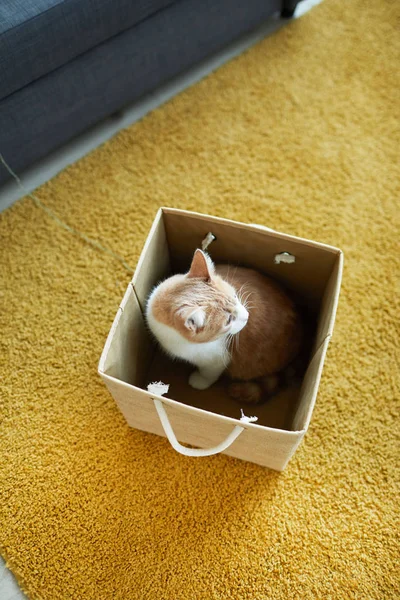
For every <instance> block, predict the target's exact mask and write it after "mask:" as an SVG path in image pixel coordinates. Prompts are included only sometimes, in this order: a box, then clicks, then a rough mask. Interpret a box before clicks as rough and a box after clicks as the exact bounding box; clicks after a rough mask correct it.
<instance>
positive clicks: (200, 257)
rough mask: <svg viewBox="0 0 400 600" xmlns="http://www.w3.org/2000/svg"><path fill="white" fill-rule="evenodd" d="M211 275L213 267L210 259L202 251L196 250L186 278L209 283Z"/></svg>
mask: <svg viewBox="0 0 400 600" xmlns="http://www.w3.org/2000/svg"><path fill="white" fill-rule="evenodd" d="M213 274H214V265H213V262H212V260H211V258H210V257H209V256H208V255H207V254H205V253H204V252H203V251H202V250H199V249H198V250H196V252H195V253H194V256H193V260H192V264H191V265H190V271H189V273H188V274H187V276H188V277H196V278H198V279H204V280H205V281H210V279H211V277H212V275H213Z"/></svg>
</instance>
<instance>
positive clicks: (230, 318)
mask: <svg viewBox="0 0 400 600" xmlns="http://www.w3.org/2000/svg"><path fill="white" fill-rule="evenodd" d="M234 318H235V317H234V315H232V314H230V315H229V317H228V320H227V322H226V324H227V325H230V324H231V323H232V321H233V319H234Z"/></svg>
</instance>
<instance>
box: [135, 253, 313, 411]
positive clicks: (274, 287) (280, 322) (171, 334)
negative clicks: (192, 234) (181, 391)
mask: <svg viewBox="0 0 400 600" xmlns="http://www.w3.org/2000/svg"><path fill="white" fill-rule="evenodd" d="M146 320H147V323H148V326H149V328H150V331H151V332H152V333H153V335H154V337H155V338H156V340H157V341H158V342H159V344H160V345H161V346H162V348H164V350H165V351H166V352H167V353H168V354H169V355H170V356H172V357H173V358H179V359H182V360H184V361H187V362H189V363H191V364H193V365H195V366H196V367H197V369H196V370H195V371H194V372H193V373H192V374H191V375H190V377H189V384H190V385H191V386H192V387H193V388H195V389H198V390H205V389H207V388H208V387H210V386H211V385H212V384H213V383H215V382H216V381H217V380H218V379H219V378H220V376H221V375H222V374H223V373H224V374H227V375H228V376H229V378H230V379H231V383H230V385H229V388H228V393H229V395H230V396H231V397H232V398H235V399H236V400H240V401H243V402H247V403H254V404H256V403H258V402H260V401H261V400H263V399H265V397H268V396H270V395H271V394H273V393H275V392H276V390H277V389H278V387H279V383H280V374H281V373H282V372H283V371H284V370H285V369H286V367H288V365H290V364H291V363H292V361H293V360H294V359H295V358H296V356H297V355H298V353H299V350H300V348H301V344H302V338H303V325H302V320H301V317H300V314H299V313H298V311H297V309H296V307H295V304H294V303H293V301H292V300H291V299H290V297H289V296H288V294H287V293H286V292H285V291H284V289H283V288H282V287H281V286H280V285H279V284H278V283H277V282H275V281H274V280H273V279H271V278H269V277H267V276H265V275H262V274H261V273H259V272H258V271H255V270H253V269H249V268H245V267H231V266H229V265H222V264H221V265H219V264H218V265H214V263H213V261H212V260H211V258H210V257H209V256H208V255H207V254H206V253H205V252H203V251H202V250H199V249H198V250H196V251H195V253H194V256H193V260H192V263H191V266H190V270H189V272H188V273H186V274H183V275H173V276H172V277H169V278H168V279H166V280H165V281H163V282H162V283H160V284H159V285H158V286H156V287H155V289H154V290H153V291H152V293H151V294H150V296H149V298H148V301H147V304H146Z"/></svg>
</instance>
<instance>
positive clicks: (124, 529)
mask: <svg viewBox="0 0 400 600" xmlns="http://www.w3.org/2000/svg"><path fill="white" fill-rule="evenodd" d="M399 16H400V4H399V2H397V1H396V0H393V1H390V0H375V1H374V2H364V1H362V0H347V1H346V2H343V1H342V0H325V1H324V2H323V3H322V4H321V5H320V6H318V7H316V8H314V9H313V10H312V11H311V12H310V13H308V14H307V15H306V16H304V17H303V18H301V19H299V20H296V21H294V22H293V23H291V24H289V25H288V26H287V27H285V28H283V29H282V30H280V31H279V32H278V33H276V34H275V35H272V36H271V37H269V38H268V39H265V40H264V41H263V42H261V43H260V44H258V45H257V46H256V47H253V48H252V49H250V50H249V51H247V52H245V53H244V54H243V55H241V56H240V57H238V58H237V59H235V60H233V61H232V62H230V63H229V64H227V65H225V66H224V67H222V68H220V69H219V70H218V71H216V72H215V73H213V74H212V75H210V76H209V77H207V78H206V79H204V80H203V81H201V82H200V83H198V84H197V85H195V86H194V87H192V88H191V89H188V90H187V91H185V92H184V93H182V94H180V95H179V96H177V97H176V98H174V99H173V100H172V101H171V102H169V103H168V104H166V105H165V106H163V107H161V108H160V109H158V110H156V111H154V112H153V113H152V114H150V115H148V116H147V117H146V118H144V119H143V120H142V121H141V122H139V123H137V124H135V125H133V126H132V127H130V128H129V129H127V130H126V131H123V132H122V133H120V134H119V135H117V136H116V137H115V138H114V139H112V140H111V141H109V142H108V143H106V144H105V145H103V146H102V147H100V148H99V149H97V150H95V151H94V152H92V153H91V154H90V155H89V156H87V157H86V158H84V159H83V160H80V161H79V162H78V163H76V164H75V165H73V166H71V167H69V168H68V169H66V170H65V171H63V172H62V173H61V174H60V175H59V176H57V177H56V178H55V179H54V180H52V181H50V182H49V183H47V184H46V185H44V186H43V187H41V188H40V189H38V190H37V192H36V194H37V196H38V198H39V199H40V200H41V201H42V202H43V203H45V204H46V205H47V206H49V207H50V208H51V209H52V210H53V211H55V213H56V214H57V215H58V216H59V217H60V218H61V219H63V220H64V221H66V222H68V223H69V225H70V226H72V227H74V228H76V229H79V230H80V231H83V232H84V233H85V234H86V235H88V236H90V237H91V238H94V239H98V240H101V241H102V243H103V244H105V245H106V246H107V247H109V248H112V249H113V250H114V251H115V252H116V253H118V254H119V255H121V256H123V257H124V258H125V259H126V261H127V262H128V263H129V264H131V265H132V266H134V265H135V262H136V260H137V258H138V256H139V252H140V250H141V247H142V245H143V242H144V240H145V237H146V235H147V232H148V229H149V227H150V225H151V223H152V220H153V218H154V215H155V213H156V210H157V208H158V207H159V206H162V205H165V206H175V207H178V208H185V209H189V210H196V211H198V212H203V213H210V214H215V215H217V216H222V217H228V218H233V219H238V220H242V221H247V222H258V223H261V224H264V225H267V226H270V227H273V228H274V229H278V230H280V231H285V232H287V233H291V234H294V235H299V236H302V237H306V238H311V239H315V240H317V241H321V242H325V243H328V244H332V245H334V246H338V247H339V248H341V249H343V251H344V254H345V269H344V277H343V286H342V294H341V298H340V302H339V310H338V315H337V321H336V328H335V332H334V336H333V340H332V343H331V346H330V349H329V351H328V357H327V362H326V366H325V369H324V373H323V377H322V382H321V387H320V392H319V395H318V399H317V404H316V408H315V411H314V415H313V419H312V422H311V426H310V429H309V431H308V434H307V435H306V438H305V441H304V442H303V444H302V445H301V447H300V448H299V450H298V451H297V453H296V454H295V456H294V458H293V459H292V461H291V462H290V463H289V466H288V467H287V470H286V471H285V472H284V473H282V474H279V473H275V472H272V471H269V470H267V469H264V468H261V467H259V466H256V465H253V464H250V463H246V462H242V461H239V460H235V459H232V458H229V457H226V456H214V457H209V458H203V459H190V458H186V457H183V456H180V455H178V454H177V453H176V452H175V451H174V450H173V449H172V448H171V447H170V445H169V443H168V442H167V440H165V439H163V438H160V437H156V436H153V435H150V434H146V433H142V432H140V431H135V430H132V429H130V428H129V427H128V426H127V425H126V423H125V421H124V419H123V417H122V416H121V414H120V413H119V411H118V410H117V408H116V405H115V403H114V401H113V399H112V398H111V396H110V395H109V394H108V392H107V391H106V389H105V387H104V385H103V383H102V382H101V380H100V378H99V376H98V375H97V363H98V359H99V356H100V354H101V350H102V347H103V345H104V342H105V339H106V336H107V333H108V330H109V328H110V325H111V322H112V320H113V317H114V314H115V312H116V310H117V307H118V304H119V302H120V300H121V298H122V294H123V291H124V289H125V287H126V285H127V283H128V281H129V279H130V274H129V272H128V271H127V270H126V269H125V268H124V267H123V266H122V265H121V264H120V263H119V262H118V261H117V260H115V259H114V258H113V257H112V256H109V255H105V254H104V253H101V252H99V251H97V250H96V249H94V248H93V247H92V246H90V245H89V244H86V243H85V242H83V241H82V240H81V239H79V238H78V237H76V236H74V235H73V234H71V233H70V232H68V231H66V230H64V229H62V228H61V227H60V226H59V224H57V223H56V222H55V221H54V220H53V219H51V218H50V217H49V216H48V215H47V214H45V213H44V212H43V211H42V210H41V209H39V208H38V207H37V206H36V205H35V204H34V202H33V201H32V199H31V198H25V199H23V200H22V201H20V202H18V203H17V204H16V205H14V206H13V207H12V208H10V209H9V210H7V211H6V212H4V213H3V214H1V215H0V236H1V252H0V261H1V288H0V289H1V292H0V302H1V310H0V327H1V338H0V345H1V347H0V367H1V425H0V457H1V458H0V547H1V552H2V554H3V555H4V557H5V558H6V560H7V563H8V564H9V566H10V568H11V569H12V570H13V572H14V573H15V575H16V576H17V578H18V581H19V583H20V585H21V586H22V587H23V589H24V590H25V591H26V593H27V594H28V596H29V597H30V598H31V599H48V600H58V599H60V600H61V599H63V600H65V599H74V600H75V599H81V598H82V599H84V600H99V599H100V598H101V599H113V600H115V599H124V600H125V599H128V598H129V599H132V600H133V599H156V600H164V599H165V600H202V599H204V600H211V599H215V600H217V599H218V600H227V599H232V600H238V599H245V600H246V599H247V600H265V599H271V600H272V599H273V600H278V599H282V600H283V599H284V600H287V599H289V598H298V599H301V600H307V599H315V598H324V599H329V598H332V599H335V600H340V599H343V600H345V599H346V600H348V599H351V598H367V599H369V600H371V599H374V598H376V599H379V600H382V599H385V600H388V599H390V598H398V597H399V594H400V591H399V586H400V580H399V569H398V556H399V545H398V529H397V526H398V521H397V513H398V506H399V497H400V488H399V473H398V459H399V457H398V448H399V445H398V442H399V440H398V435H397V434H398V410H399V405H398V402H397V401H396V393H398V389H399V377H398V367H399V362H398V361H399V354H398V348H399V342H398V337H399V332H398V329H397V330H396V320H397V325H398V318H399V301H398V299H399V289H398V286H397V289H396V284H398V275H399V247H398V240H399V229H398V225H399V223H398V221H397V223H396V220H397V219H398V213H399V209H398V199H399V181H400V170H399V164H400V161H399V158H400V155H399V148H400V138H399V97H400V93H399V92H400V86H399V65H400V52H399V51H400V36H399V31H398V23H399ZM396 28H397V29H396ZM2 151H3V152H4V154H5V156H6V152H5V150H2ZM397 397H398V396H397ZM396 563H397V565H396Z"/></svg>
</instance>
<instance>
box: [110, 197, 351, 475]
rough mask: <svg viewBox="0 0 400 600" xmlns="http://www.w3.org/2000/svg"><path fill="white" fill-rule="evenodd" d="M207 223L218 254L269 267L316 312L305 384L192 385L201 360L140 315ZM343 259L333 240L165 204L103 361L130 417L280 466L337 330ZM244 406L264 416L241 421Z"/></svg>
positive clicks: (200, 444) (218, 258)
mask: <svg viewBox="0 0 400 600" xmlns="http://www.w3.org/2000/svg"><path fill="white" fill-rule="evenodd" d="M208 232H212V233H213V234H214V235H215V236H216V240H215V241H213V242H212V244H211V245H210V247H209V249H208V251H209V253H210V255H211V257H212V259H213V260H214V262H216V263H218V262H226V263H230V264H240V265H242V266H248V267H252V268H255V269H258V270H259V271H261V272H264V273H266V274H267V275H271V276H272V277H274V278H276V279H277V280H279V281H281V282H282V283H283V284H285V285H286V286H287V287H288V288H289V289H291V290H293V292H294V293H295V294H296V295H297V296H298V297H300V298H301V299H302V301H303V302H304V303H306V304H307V306H308V307H309V308H310V309H311V310H312V311H313V313H314V314H315V319H316V333H315V336H314V339H313V343H312V352H311V356H310V360H309V363H308V368H307V371H306V373H305V376H304V378H303V381H302V383H301V385H298V386H294V387H293V386H289V387H288V388H287V389H286V390H284V391H283V392H281V393H280V394H277V395H276V396H275V397H273V398H271V399H270V400H268V401H267V402H266V403H264V404H262V405H260V406H251V407H249V406H245V405H243V406H240V405H239V404H238V403H237V402H235V401H234V400H232V399H230V398H229V397H228V395H227V394H226V391H225V386H224V382H223V381H219V382H217V383H216V384H214V385H213V386H212V387H211V388H209V389H208V390H205V391H198V390H194V389H192V388H191V387H190V386H189V384H188V382H187V380H188V376H189V374H190V372H191V371H192V370H193V369H194V367H193V366H190V365H186V364H185V363H181V362H178V361H176V362H173V361H171V360H170V359H169V358H167V357H166V356H165V355H164V353H163V352H162V351H161V350H160V349H159V348H158V347H157V345H156V344H155V343H154V340H153V339H152V337H151V335H150V334H149V332H148V330H147V327H146V323H145V320H144V316H143V315H144V310H145V304H146V299H147V297H148V296H149V294H150V292H151V290H152V289H153V287H154V286H155V285H156V284H157V283H158V282H160V281H161V280H162V279H165V278H166V277H168V276H169V275H171V274H172V273H185V272H187V271H188V269H189V266H190V262H191V259H192V256H193V253H194V250H195V249H196V248H197V247H199V246H200V244H201V242H202V240H203V239H204V238H205V236H206V235H207V233H208ZM342 265H343V254H342V252H341V251H340V250H338V249H337V248H333V247H331V246H326V245H324V244H320V243H317V242H313V241H309V240H305V239H301V238H296V237H293V236H290V235H286V234H283V233H278V232H275V231H272V230H269V229H267V228H265V227H262V226H258V225H247V224H244V223H238V222H234V221H229V220H225V219H220V218H217V217H211V216H207V215H200V214H197V213H191V212H187V211H182V210H176V209H170V208H162V209H160V210H159V211H158V213H157V216H156V218H155V220H154V223H153V226H152V228H151V230H150V233H149V236H148V238H147V241H146V243H145V246H144V248H143V251H142V254H141V256H140V259H139V262H138V265H137V268H136V271H135V274H134V276H133V279H132V281H131V282H130V284H129V285H128V288H127V290H126V293H125V296H124V298H123V300H122V303H121V305H120V307H119V309H118V312H117V315H116V317H115V320H114V323H113V325H112V327H111V331H110V333H109V335H108V338H107V341H106V344H105V347H104V350H103V353H102V356H101V359H100V363H99V373H100V375H101V377H102V378H103V380H104V381H105V383H106V385H107V387H108V389H109V391H110V392H111V394H112V396H113V397H114V399H115V401H116V403H117V404H118V406H119V408H120V410H121V411H122V414H123V415H124V417H125V419H126V420H127V422H128V423H129V425H130V426H131V427H135V428H137V429H141V430H143V431H148V432H151V433H155V434H157V435H161V436H167V437H168V439H169V440H170V442H171V444H172V445H173V447H174V448H175V449H176V450H177V451H178V452H181V453H184V454H189V455H192V456H204V455H209V454H216V453H218V452H224V453H225V454H228V455H230V456H235V457H237V458H240V459H243V460H247V461H250V462H254V463H257V464H260V465H263V466H266V467H270V468H272V469H275V470H278V471H281V470H283V469H284V468H285V466H286V465H287V463H288V461H289V459H290V458H291V456H292V455H293V453H294V452H295V450H296V449H297V447H298V445H299V444H300V442H301V440H302V438H303V436H304V434H305V433H306V431H307V429H308V426H309V423H310V419H311V415H312V411H313V408H314V404H315V399H316V396H317V392H318V385H319V381H320V378H321V373H322V367H323V363H324V359H325V354H326V351H327V347H328V344H329V340H330V338H331V335H332V331H333V325H334V320H335V313H336V307H337V303H338V296H339V290H340V282H341V277H342ZM157 381H162V382H164V383H165V384H169V386H170V387H169V392H168V395H167V396H164V395H160V394H159V393H154V390H153V393H150V392H149V391H148V390H147V386H148V384H150V383H151V382H157ZM241 409H243V411H244V413H245V414H246V415H251V416H253V415H254V416H257V417H258V421H257V422H256V423H253V422H249V421H248V419H242V420H241ZM178 440H179V441H178ZM182 443H186V444H190V445H191V446H195V447H196V448H188V447H186V446H183V445H182ZM198 448H200V449H198Z"/></svg>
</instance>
